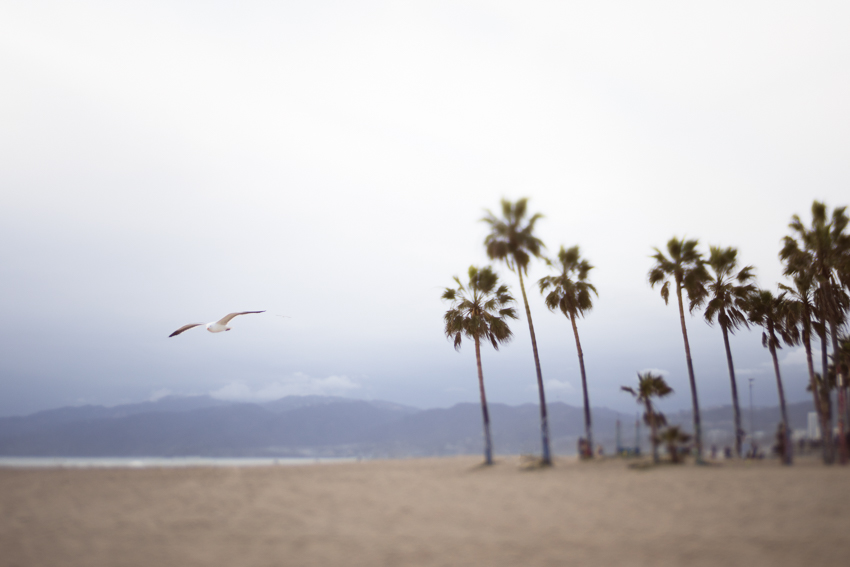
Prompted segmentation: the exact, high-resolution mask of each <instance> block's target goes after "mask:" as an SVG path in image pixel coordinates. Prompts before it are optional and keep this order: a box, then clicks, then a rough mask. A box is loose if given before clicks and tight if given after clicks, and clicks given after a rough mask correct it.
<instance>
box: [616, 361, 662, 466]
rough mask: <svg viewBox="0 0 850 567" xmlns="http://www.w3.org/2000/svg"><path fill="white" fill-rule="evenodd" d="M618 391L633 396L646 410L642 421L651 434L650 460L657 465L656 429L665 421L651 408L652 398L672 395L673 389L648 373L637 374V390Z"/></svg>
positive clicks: (626, 388) (622, 388)
mask: <svg viewBox="0 0 850 567" xmlns="http://www.w3.org/2000/svg"><path fill="white" fill-rule="evenodd" d="M620 389H621V390H623V391H625V392H628V393H630V394H631V395H633V396H634V397H635V399H636V400H637V403H639V404H643V407H644V408H645V410H646V411H645V413H644V414H643V420H644V421H645V422H646V423H647V425H649V429H650V431H651V432H652V433H651V435H652V438H651V440H652V460H653V462H656V463H657V462H658V461H659V459H658V442H659V438H658V428H659V427H663V426H664V425H666V424H667V420H666V419H665V418H664V414H662V413H660V412H657V411H655V408H654V407H653V406H652V398H663V397H665V396H669V395H670V394H672V393H673V389H672V388H671V387H670V386H668V385H667V382H665V381H664V378H662V377H661V376H659V375H658V374H653V373H652V372H649V371H647V372H644V373H643V374H641V373H640V372H638V388H637V390H635V389H634V388H631V387H629V386H622V387H621V388H620Z"/></svg>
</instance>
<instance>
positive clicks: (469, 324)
mask: <svg viewBox="0 0 850 567" xmlns="http://www.w3.org/2000/svg"><path fill="white" fill-rule="evenodd" d="M454 280H455V283H457V288H446V290H445V291H444V292H443V297H442V298H443V300H444V301H450V302H451V306H450V308H449V310H448V311H446V314H445V316H444V317H443V320H444V322H445V324H446V327H445V332H446V337H448V338H449V339H451V340H453V342H454V347H455V350H460V345H461V341H462V340H463V337H464V336H466V338H468V339H472V341H473V342H474V343H475V362H476V365H477V366H478V389H479V390H480V393H481V414H482V417H483V419H484V461H485V462H486V463H487V464H488V465H492V464H493V441H492V439H491V437H490V413H489V411H488V409H487V396H486V394H485V393H484V372H483V370H482V369H481V341H482V340H489V341H490V344H492V345H493V348H494V349H496V350H499V345H500V344H502V343H506V342H508V341H510V340H511V337H512V336H513V333H512V332H511V329H510V327H508V323H507V319H516V318H517V316H516V311H515V310H514V308H513V307H511V304H512V303H513V302H514V298H513V297H511V295H510V293H508V286H506V285H504V284H502V285H499V276H497V275H496V274H495V272H493V270H492V269H491V268H490V266H486V267H484V268H482V269H480V270H479V269H478V268H476V267H475V266H470V267H469V284H467V285H463V284H462V283H461V281H460V279H459V278H458V277H457V276H455V278H454Z"/></svg>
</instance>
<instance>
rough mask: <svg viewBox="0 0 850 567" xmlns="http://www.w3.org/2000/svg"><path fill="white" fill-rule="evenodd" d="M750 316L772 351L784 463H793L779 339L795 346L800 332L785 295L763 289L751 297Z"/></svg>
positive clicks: (749, 303)
mask: <svg viewBox="0 0 850 567" xmlns="http://www.w3.org/2000/svg"><path fill="white" fill-rule="evenodd" d="M747 307H748V308H747V316H748V318H749V320H750V323H752V324H754V325H758V326H759V327H761V328H762V329H764V332H763V333H762V336H761V343H762V345H764V346H765V347H767V349H768V350H769V351H770V356H771V358H773V370H774V372H775V373H776V388H777V390H778V391H779V407H780V409H781V411H782V425H783V427H784V431H785V451H784V452H783V455H782V461H783V463H784V464H786V465H790V464H791V463H792V462H793V457H792V447H791V429H790V428H789V426H788V411H787V410H786V409H785V389H784V388H783V387H782V376H781V374H780V373H779V359H778V358H777V356H776V349H779V348H782V345H781V344H780V339H782V341H784V342H785V343H786V344H789V345H792V344H794V343H795V342H797V340H798V338H797V335H796V333H797V329H796V327H795V326H794V325H789V324H788V319H789V311H790V310H789V305H788V301H787V300H786V299H785V294H780V295H779V296H778V297H774V295H773V294H772V293H771V292H770V291H768V290H766V289H761V290H758V291H757V292H755V293H754V294H753V295H751V296H750V299H749V302H748V306H747Z"/></svg>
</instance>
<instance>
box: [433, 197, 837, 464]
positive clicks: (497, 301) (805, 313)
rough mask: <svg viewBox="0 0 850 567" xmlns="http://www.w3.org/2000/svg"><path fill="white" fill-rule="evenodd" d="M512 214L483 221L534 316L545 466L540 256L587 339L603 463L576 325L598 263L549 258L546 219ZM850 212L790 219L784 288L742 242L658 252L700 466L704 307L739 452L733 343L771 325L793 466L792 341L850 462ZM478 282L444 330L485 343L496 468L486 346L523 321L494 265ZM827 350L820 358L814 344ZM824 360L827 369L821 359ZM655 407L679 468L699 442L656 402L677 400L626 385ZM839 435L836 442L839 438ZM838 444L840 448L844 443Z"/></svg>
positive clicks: (673, 244) (685, 243) (452, 298)
mask: <svg viewBox="0 0 850 567" xmlns="http://www.w3.org/2000/svg"><path fill="white" fill-rule="evenodd" d="M500 212H501V214H500V215H496V214H494V213H492V212H491V211H489V210H488V211H486V215H485V217H484V218H483V219H482V221H483V222H485V223H487V224H488V225H489V227H490V233H489V234H488V235H487V237H486V239H485V241H484V246H485V248H486V251H487V255H488V257H489V258H490V259H491V260H497V261H499V262H502V263H504V264H505V266H507V268H508V269H509V270H510V271H511V272H514V273H515V274H516V275H517V278H518V279H519V285H520V292H521V294H522V300H523V305H524V307H525V316H526V320H527V321H528V330H529V334H530V336H531V346H532V355H533V358H534V367H535V372H536V377H537V386H538V391H539V396H540V431H541V442H542V458H541V459H540V463H541V464H542V465H550V464H551V462H552V461H551V449H550V435H549V423H548V416H547V410H546V393H545V389H544V385H543V374H542V371H541V369H540V357H539V355H538V351H537V338H536V336H535V332H534V324H533V322H532V319H531V310H530V308H529V300H528V294H527V293H526V287H525V279H524V278H527V276H528V266H529V264H530V263H531V262H532V261H542V262H545V263H546V265H547V266H549V267H550V268H551V269H552V272H553V273H552V275H549V276H546V277H544V278H541V279H540V280H539V281H538V282H537V284H538V289H539V291H540V293H541V295H542V296H543V300H544V303H545V305H546V307H547V308H548V309H549V310H550V311H552V312H560V313H561V314H563V315H564V316H565V317H566V319H567V320H568V321H569V324H570V326H571V327H572V330H573V335H574V336H575V341H576V353H577V355H578V364H579V370H580V372H581V382H582V394H583V402H584V422H585V438H584V445H583V446H584V447H585V448H586V449H587V450H584V451H582V456H584V457H586V458H592V456H593V447H594V445H593V427H592V417H591V412H590V400H589V397H588V388H587V381H588V377H587V375H586V373H585V367H584V354H583V351H582V348H581V340H580V338H579V330H578V325H577V320H578V319H580V318H582V317H583V316H584V315H585V314H586V313H588V312H589V311H591V310H592V308H593V300H594V297H596V296H597V291H596V288H595V287H594V286H593V284H592V283H591V282H590V281H589V274H590V271H591V270H592V269H593V266H592V265H591V264H590V262H589V261H588V260H587V259H585V258H582V256H581V252H580V250H579V247H578V246H572V247H570V248H566V247H564V246H561V247H560V249H559V251H558V254H557V256H556V257H555V258H550V257H547V256H546V255H545V254H544V250H545V245H544V244H543V242H542V241H541V240H540V239H539V238H538V237H537V236H536V235H535V232H534V231H535V225H536V223H537V222H538V220H540V219H541V218H542V215H540V214H530V213H529V212H528V199H525V198H523V199H519V200H518V201H516V202H515V203H513V202H511V201H508V200H504V199H503V200H502V202H501V211H500ZM847 224H848V217H847V215H846V207H839V208H836V209H834V210H833V211H832V212H831V213H830V211H829V208H828V207H827V205H825V204H824V203H821V202H818V201H815V202H814V203H813V204H812V209H811V221H810V224H806V223H804V222H803V220H801V219H800V217H799V216H797V215H794V216H793V217H792V218H791V222H790V224H789V234H788V235H786V236H785V237H784V239H783V244H782V248H781V250H780V251H779V254H778V255H779V258H780V260H781V261H782V264H783V267H784V270H783V275H784V276H785V277H786V278H787V280H786V281H785V282H784V283H777V284H776V288H775V290H771V289H767V288H760V287H759V286H758V285H757V284H756V283H755V267H753V266H739V265H738V259H737V256H738V251H737V249H735V248H733V247H726V248H723V247H719V246H710V247H709V249H708V251H707V254H706V253H704V251H703V250H701V249H700V243H699V241H698V240H696V239H690V240H686V239H679V238H675V237H674V238H671V239H670V240H669V241H668V242H667V245H666V246H665V248H664V249H663V250H662V249H660V248H654V249H653V250H654V254H652V256H651V258H652V260H653V261H654V263H653V264H652V265H651V267H650V269H649V272H648V274H647V281H648V283H649V285H650V286H652V287H653V288H654V287H656V286H658V287H659V290H660V293H661V297H662V299H663V300H664V302H665V304H666V303H669V300H670V296H671V292H673V294H674V295H675V300H676V304H677V306H678V310H679V321H680V325H681V331H682V339H683V343H684V348H685V359H686V363H687V370H688V379H689V384H690V393H691V403H692V406H693V408H692V409H693V412H692V413H693V422H694V423H693V426H694V427H693V438H692V441H693V453H694V456H695V458H696V460H697V462H698V463H701V462H703V439H702V427H701V420H700V409H699V396H698V393H697V380H696V374H695V371H694V366H693V362H692V360H691V349H690V343H689V341H688V330H687V325H686V321H685V308H686V303H687V310H688V312H689V313H691V314H693V313H695V312H696V311H698V310H702V312H703V315H704V318H705V321H706V323H708V324H709V325H714V324H715V323H717V326H718V327H719V328H720V331H721V334H722V337H723V344H724V347H725V352H726V360H727V366H728V370H729V381H730V389H731V394H732V408H733V414H734V422H735V448H734V451H735V455H736V456H737V457H739V458H740V457H741V456H742V453H743V449H742V445H743V439H744V437H745V431H744V429H743V427H742V425H741V410H740V404H739V401H738V386H737V383H736V379H735V365H734V360H733V356H732V347H731V343H730V336H732V335H734V334H735V332H736V331H737V330H738V329H740V328H741V327H744V328H749V327H750V326H756V327H760V328H761V330H762V344H763V345H764V347H765V348H766V349H767V351H768V353H769V354H770V356H771V359H772V362H773V368H774V373H775V375H776V386H777V390H778V394H779V405H780V412H781V415H782V422H781V423H780V424H779V428H778V434H777V448H778V450H779V453H780V455H781V457H782V462H783V463H785V464H791V463H792V462H793V454H792V444H791V428H790V425H789V423H788V414H787V409H786V403H785V392H784V388H783V383H782V375H781V369H780V365H779V359H778V357H777V350H778V349H781V348H782V346H783V345H788V346H798V345H802V346H803V348H804V349H805V352H806V361H807V367H808V374H809V390H810V391H811V394H812V399H813V401H814V406H815V409H816V410H817V414H818V419H819V421H820V428H821V432H822V439H823V443H822V447H823V461H824V463H827V464H832V463H834V462H835V461H836V460H838V461H839V462H840V463H842V464H846V463H847V461H848V431H847V426H848V422H850V414H849V413H848V404H847V396H848V394H850V392H848V367H850V335H848V328H847V322H848V309H850V296H848V292H850V235H848V233H847ZM468 275H469V282H468V283H464V282H462V281H461V280H460V279H459V278H457V277H455V283H456V287H454V288H447V289H446V290H445V292H444V293H443V296H442V297H443V299H444V300H445V301H448V302H450V307H449V310H448V311H447V312H446V314H445V318H444V322H445V333H446V336H447V337H448V338H449V339H450V340H452V341H453V343H454V346H455V348H456V349H458V350H459V349H460V346H461V343H462V338H463V337H466V338H468V339H470V340H471V341H472V342H473V344H474V346H475V355H476V364H477V369H478V381H479V389H480V395H481V410H482V416H483V421H484V455H485V460H486V462H487V463H488V464H489V463H492V451H493V447H492V442H491V438H490V422H489V413H488V409H487V398H486V394H485V389H484V372H483V367H482V364H481V344H482V343H486V342H489V343H490V344H492V346H493V347H494V348H495V349H497V350H498V348H499V345H501V344H504V343H507V342H509V341H510V340H511V338H512V336H513V334H512V331H511V329H510V326H509V324H508V321H509V320H510V319H517V318H518V317H517V312H516V310H515V308H514V303H515V299H514V297H513V296H512V295H511V292H510V289H509V287H508V286H507V285H506V284H504V283H501V282H500V281H499V276H498V275H497V274H496V273H495V271H493V269H492V268H491V267H490V266H486V267H483V268H477V267H475V266H471V267H470V268H469V273H468ZM815 342H816V343H817V344H818V345H819V347H820V352H819V353H818V355H819V356H816V354H815V353H814V350H813V348H814V347H813V344H814V343H815ZM816 358H817V359H818V362H819V370H820V371H819V372H818V371H817V370H818V368H816V363H815V359H816ZM622 389H623V390H625V391H627V392H629V393H631V394H633V395H634V396H635V398H636V400H637V401H638V403H639V404H641V406H642V407H643V408H644V409H645V414H644V421H645V422H646V423H647V425H648V426H649V427H650V429H651V431H652V435H651V439H652V446H653V457H654V460H655V461H656V462H657V461H658V445H659V443H662V442H663V443H664V444H665V445H666V446H667V447H668V452H669V453H670V455H671V457H672V458H673V460H674V461H677V460H678V456H679V448H680V447H682V446H685V445H686V444H687V443H688V442H690V441H691V436H689V435H687V434H685V433H683V432H681V431H680V429H679V428H678V427H676V426H668V425H667V423H666V420H665V419H664V416H663V415H662V414H661V413H660V412H658V411H657V410H655V409H654V406H653V404H652V398H654V397H662V396H666V395H669V394H670V393H672V389H670V387H669V386H668V385H667V384H666V383H665V382H664V379H663V378H662V377H661V376H657V375H653V374H651V373H645V374H639V375H638V387H637V388H632V387H630V386H624V387H623V388H622ZM833 400H836V401H837V415H833V411H832V408H833ZM836 428H837V430H838V431H837V433H838V434H837V435H833V432H834V431H835V429H836ZM836 440H837V444H836V442H835V441H836Z"/></svg>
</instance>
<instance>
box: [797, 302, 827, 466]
mask: <svg viewBox="0 0 850 567" xmlns="http://www.w3.org/2000/svg"><path fill="white" fill-rule="evenodd" d="M805 316H806V317H809V314H808V313H806V315H805ZM807 320H808V319H807ZM803 347H804V348H805V349H806V368H808V370H809V384H811V388H812V398H813V400H814V402H815V410H816V411H817V412H818V421H819V422H820V430H821V443H822V444H823V462H824V464H825V465H830V464H832V435H830V434H829V430H828V429H827V428H828V427H829V420H828V418H827V415H828V414H827V411H828V410H826V409H825V408H824V407H823V398H822V396H821V392H820V388H819V387H818V383H817V380H816V379H815V363H814V359H813V357H812V335H811V328H810V327H803Z"/></svg>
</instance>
